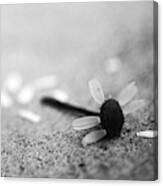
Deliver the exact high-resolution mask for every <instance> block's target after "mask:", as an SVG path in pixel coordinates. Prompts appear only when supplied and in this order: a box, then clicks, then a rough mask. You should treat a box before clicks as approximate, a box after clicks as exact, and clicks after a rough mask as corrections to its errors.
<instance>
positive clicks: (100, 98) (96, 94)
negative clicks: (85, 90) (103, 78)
mask: <svg viewBox="0 0 163 186" xmlns="http://www.w3.org/2000/svg"><path fill="white" fill-rule="evenodd" d="M88 85H89V89H90V93H91V95H92V97H93V98H94V100H95V101H96V102H97V103H99V104H102V103H103V102H104V92H103V89H102V87H101V84H100V82H99V81H98V80H97V79H92V80H90V81H89V83H88Z"/></svg>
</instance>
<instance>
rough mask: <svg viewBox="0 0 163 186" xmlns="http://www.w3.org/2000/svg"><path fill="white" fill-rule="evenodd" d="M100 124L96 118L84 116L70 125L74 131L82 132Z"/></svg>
mask: <svg viewBox="0 0 163 186" xmlns="http://www.w3.org/2000/svg"><path fill="white" fill-rule="evenodd" d="M99 123H100V118H99V117H98V116H86V117H82V118H79V119H75V120H74V121H73V123H72V127H73V128H74V129H75V130H84V129H89V128H92V127H95V126H97V125H98V124H99Z"/></svg>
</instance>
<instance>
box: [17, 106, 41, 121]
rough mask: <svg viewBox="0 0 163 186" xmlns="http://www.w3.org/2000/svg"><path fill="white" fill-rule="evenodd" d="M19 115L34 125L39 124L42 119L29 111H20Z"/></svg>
mask: <svg viewBox="0 0 163 186" xmlns="http://www.w3.org/2000/svg"><path fill="white" fill-rule="evenodd" d="M18 115H19V116H20V117H21V118H23V119H26V120H27V121H30V122H33V123H38V122H40V120H41V118H40V116H39V115H38V114H36V113H34V112H32V111H29V110H23V109H22V110H19V111H18Z"/></svg>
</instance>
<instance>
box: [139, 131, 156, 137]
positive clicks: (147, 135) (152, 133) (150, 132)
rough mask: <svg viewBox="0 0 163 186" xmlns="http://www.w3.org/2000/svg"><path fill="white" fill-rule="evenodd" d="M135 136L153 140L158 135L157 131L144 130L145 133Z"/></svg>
mask: <svg viewBox="0 0 163 186" xmlns="http://www.w3.org/2000/svg"><path fill="white" fill-rule="evenodd" d="M136 135H137V136H139V137H144V138H154V137H157V135H158V133H157V131H154V130H146V131H140V132H137V133H136Z"/></svg>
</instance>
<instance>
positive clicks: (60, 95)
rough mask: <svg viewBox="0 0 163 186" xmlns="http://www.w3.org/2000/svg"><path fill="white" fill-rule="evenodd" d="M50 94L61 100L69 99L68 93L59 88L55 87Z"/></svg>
mask: <svg viewBox="0 0 163 186" xmlns="http://www.w3.org/2000/svg"><path fill="white" fill-rule="evenodd" d="M51 96H52V97H53V98H55V99H57V100H59V101H61V102H67V101H68V100H69V96H68V94H67V93H66V92H65V91H63V90H60V89H56V90H54V91H53V92H52V94H51Z"/></svg>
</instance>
